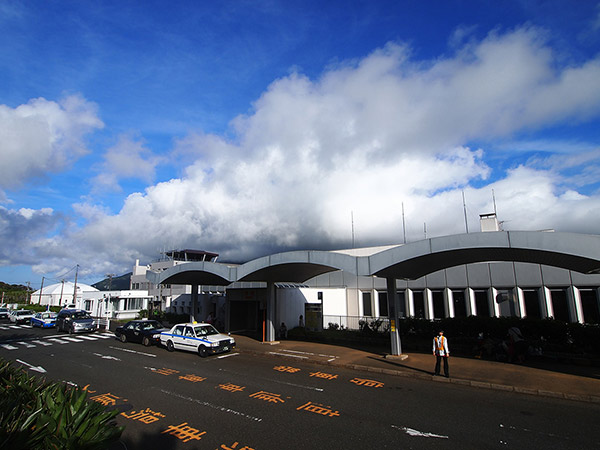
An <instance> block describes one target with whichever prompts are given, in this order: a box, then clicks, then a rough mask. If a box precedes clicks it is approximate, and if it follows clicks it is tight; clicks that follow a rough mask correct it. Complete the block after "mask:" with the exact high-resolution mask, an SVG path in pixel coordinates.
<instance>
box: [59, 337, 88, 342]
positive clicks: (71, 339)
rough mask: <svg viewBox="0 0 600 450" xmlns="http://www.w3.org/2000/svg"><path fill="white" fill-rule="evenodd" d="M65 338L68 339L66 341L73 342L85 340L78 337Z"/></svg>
mask: <svg viewBox="0 0 600 450" xmlns="http://www.w3.org/2000/svg"><path fill="white" fill-rule="evenodd" d="M63 339H64V340H66V341H71V342H83V340H81V339H77V338H74V337H64V338H63Z"/></svg>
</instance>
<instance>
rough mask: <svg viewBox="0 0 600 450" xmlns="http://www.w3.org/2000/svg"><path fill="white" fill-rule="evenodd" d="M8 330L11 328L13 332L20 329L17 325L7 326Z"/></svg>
mask: <svg viewBox="0 0 600 450" xmlns="http://www.w3.org/2000/svg"><path fill="white" fill-rule="evenodd" d="M8 328H12V329H13V330H19V329H20V328H21V327H20V326H19V325H9V326H8Z"/></svg>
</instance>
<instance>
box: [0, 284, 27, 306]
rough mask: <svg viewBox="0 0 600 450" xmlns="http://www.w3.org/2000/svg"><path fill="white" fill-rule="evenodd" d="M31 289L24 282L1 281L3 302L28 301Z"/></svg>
mask: <svg viewBox="0 0 600 450" xmlns="http://www.w3.org/2000/svg"><path fill="white" fill-rule="evenodd" d="M29 295H30V291H29V290H28V288H27V286H23V285H22V284H7V283H3V282H2V281H0V298H2V300H1V302H2V303H27V301H28V300H29Z"/></svg>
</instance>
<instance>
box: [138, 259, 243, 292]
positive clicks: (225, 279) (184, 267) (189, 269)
mask: <svg viewBox="0 0 600 450" xmlns="http://www.w3.org/2000/svg"><path fill="white" fill-rule="evenodd" d="M146 278H147V279H148V280H150V281H151V282H152V283H154V284H199V285H200V284H205V285H211V286H227V285H229V284H231V283H233V282H234V281H236V266H232V265H227V264H220V263H214V262H209V261H203V262H189V263H185V264H177V265H176V266H173V267H169V268H168V269H166V270H164V271H162V272H151V271H148V272H147V273H146Z"/></svg>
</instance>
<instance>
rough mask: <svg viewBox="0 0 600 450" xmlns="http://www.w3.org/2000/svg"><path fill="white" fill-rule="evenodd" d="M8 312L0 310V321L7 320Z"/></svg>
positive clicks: (5, 309)
mask: <svg viewBox="0 0 600 450" xmlns="http://www.w3.org/2000/svg"><path fill="white" fill-rule="evenodd" d="M9 312H10V310H9V309H8V308H4V307H2V308H0V319H8V313H9Z"/></svg>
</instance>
